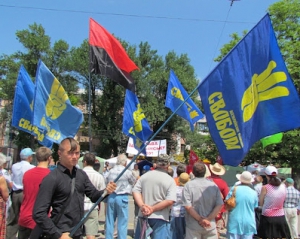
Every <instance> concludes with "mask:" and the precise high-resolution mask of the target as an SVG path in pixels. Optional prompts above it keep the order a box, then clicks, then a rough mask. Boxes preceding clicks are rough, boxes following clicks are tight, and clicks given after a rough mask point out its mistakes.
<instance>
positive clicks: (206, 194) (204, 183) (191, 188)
mask: <svg viewBox="0 0 300 239" xmlns="http://www.w3.org/2000/svg"><path fill="white" fill-rule="evenodd" d="M182 202H183V206H192V207H193V208H194V209H195V211H196V212H197V213H198V214H199V215H200V216H201V217H204V218H206V217H207V216H208V215H209V214H210V213H211V212H212V211H213V210H214V209H215V207H216V206H219V205H223V199H222V197H221V194H220V190H219V188H218V186H217V185H216V184H215V183H214V182H212V181H210V180H208V179H206V178H198V177H196V178H194V179H193V180H191V181H189V182H187V183H186V184H185V185H184V189H183V193H182ZM185 220H186V226H187V227H188V228H189V229H191V230H206V229H204V228H203V227H201V226H200V225H199V223H198V221H196V220H195V219H194V218H193V217H192V216H191V215H190V214H189V213H186V214H185ZM210 224H211V229H214V228H215V227H216V222H215V220H214V219H213V220H212V221H211V222H210Z"/></svg>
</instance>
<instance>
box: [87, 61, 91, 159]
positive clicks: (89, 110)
mask: <svg viewBox="0 0 300 239" xmlns="http://www.w3.org/2000/svg"><path fill="white" fill-rule="evenodd" d="M89 65H90V64H89ZM88 108H89V109H88V112H89V152H90V153H91V150H92V137H91V135H92V127H91V124H92V110H91V71H89V106H88Z"/></svg>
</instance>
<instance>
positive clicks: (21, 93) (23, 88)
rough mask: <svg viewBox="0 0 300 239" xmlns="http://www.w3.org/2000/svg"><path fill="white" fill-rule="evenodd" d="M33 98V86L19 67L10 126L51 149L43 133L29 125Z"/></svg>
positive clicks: (49, 142) (26, 74) (22, 67)
mask: <svg viewBox="0 0 300 239" xmlns="http://www.w3.org/2000/svg"><path fill="white" fill-rule="evenodd" d="M33 96H34V84H33V82H32V80H31V78H30V76H29V75H28V73H27V71H26V69H25V67H24V66H23V65H21V67H20V71H19V75H18V79H17V84H16V89H15V97H14V104H13V115H12V126H14V127H16V128H17V129H19V130H22V131H24V132H27V133H29V134H32V135H35V136H36V138H37V140H38V142H39V143H40V144H41V145H44V146H46V147H49V148H52V142H51V141H50V140H48V139H47V138H46V137H45V132H43V131H42V130H40V129H38V128H37V127H35V126H33V125H32V124H31V121H32V116H33V111H32V107H33Z"/></svg>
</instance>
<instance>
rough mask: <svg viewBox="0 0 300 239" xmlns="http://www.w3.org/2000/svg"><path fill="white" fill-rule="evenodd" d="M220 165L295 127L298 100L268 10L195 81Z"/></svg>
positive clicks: (235, 162)
mask: <svg viewBox="0 0 300 239" xmlns="http://www.w3.org/2000/svg"><path fill="white" fill-rule="evenodd" d="M198 87H199V88H198V90H199V94H200V96H201V100H202V103H203V106H204V110H205V115H206V119H207V122H208V126H209V130H210V133H211V136H212V138H213V140H214V142H215V143H216V146H217V148H218V150H219V152H220V155H221V157H222V159H223V162H224V164H226V165H231V166H237V165H238V164H239V163H240V162H241V161H242V160H243V159H244V157H245V156H246V154H247V153H248V151H249V150H250V148H251V147H252V145H253V144H254V143H255V142H256V141H258V140H260V139H261V138H264V137H266V136H268V135H273V134H276V133H279V132H284V131H288V130H292V129H295V128H298V127H300V101H299V96H298V93H297V91H296V89H295V86H294V84H293V82H292V79H291V78H290V75H289V73H288V71H287V68H286V65H285V63H284V60H283V58H282V55H281V53H280V50H279V47H278V44H277V40H276V37H275V34H274V30H273V27H272V24H271V20H270V17H269V15H268V14H267V15H266V16H265V17H264V18H263V19H262V20H261V21H260V22H259V23H258V24H257V25H256V26H255V27H254V28H253V29H252V30H251V31H250V32H249V33H248V34H247V35H246V36H245V37H244V38H243V39H242V40H241V41H240V42H239V43H238V44H237V46H235V48H233V49H232V50H231V51H230V52H229V53H228V54H227V56H225V57H224V59H223V60H222V61H221V62H220V63H219V64H218V65H217V66H216V67H215V69H214V70H213V71H212V72H211V73H210V74H209V75H208V77H206V78H205V79H204V80H203V82H201V83H200V85H199V86H198Z"/></svg>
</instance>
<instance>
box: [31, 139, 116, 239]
mask: <svg viewBox="0 0 300 239" xmlns="http://www.w3.org/2000/svg"><path fill="white" fill-rule="evenodd" d="M58 155H59V159H60V160H59V163H58V165H57V169H55V170H53V171H51V173H50V174H48V175H47V176H46V177H45V178H44V180H43V181H42V183H41V185H40V190H39V192H38V196H37V200H36V202H35V205H34V209H33V218H34V220H35V222H36V223H37V224H38V225H39V226H40V227H41V228H42V229H43V231H44V232H45V233H47V234H49V235H50V236H51V238H53V239H70V237H69V233H70V231H71V230H72V228H73V227H75V226H76V225H77V224H78V223H79V222H80V220H81V218H82V217H83V216H84V195H86V196H87V197H89V198H90V199H91V201H92V202H96V201H97V200H98V198H99V197H100V196H101V195H102V194H103V190H102V191H98V190H97V189H96V188H95V187H94V186H93V184H92V183H91V181H90V180H89V178H88V176H87V174H86V173H85V172H84V171H83V170H81V169H78V168H76V165H77V163H78V159H79V156H80V146H79V144H78V142H77V141H76V140H74V139H73V138H66V139H64V140H62V141H61V143H60V145H59V149H58ZM74 177H75V189H74V194H73V196H72V198H71V199H70V203H69V204H68V205H67V207H66V208H65V211H64V213H63V215H62V216H61V218H60V220H59V222H58V223H56V225H54V223H53V221H55V218H57V216H58V215H59V212H60V211H61V210H62V207H63V206H64V202H65V201H66V200H67V198H68V197H69V195H70V192H71V184H72V178H74ZM115 189H116V184H115V183H113V182H110V183H108V184H107V187H106V190H107V193H108V194H110V193H112V192H113V191H115ZM50 208H51V209H52V211H51V218H48V212H49V209H50ZM81 234H82V227H81V228H79V229H78V230H77V231H76V232H75V233H74V235H73V237H72V238H73V239H80V238H81Z"/></svg>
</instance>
